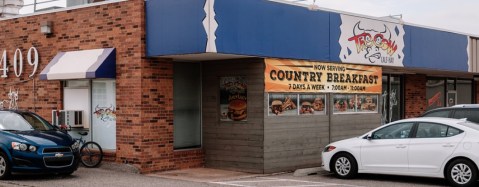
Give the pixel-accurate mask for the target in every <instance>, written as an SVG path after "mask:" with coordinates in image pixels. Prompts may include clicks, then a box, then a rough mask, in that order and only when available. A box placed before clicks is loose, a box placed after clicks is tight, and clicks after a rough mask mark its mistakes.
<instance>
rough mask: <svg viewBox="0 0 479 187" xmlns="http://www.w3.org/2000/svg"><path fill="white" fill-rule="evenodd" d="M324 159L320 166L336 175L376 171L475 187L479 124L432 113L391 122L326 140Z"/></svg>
mask: <svg viewBox="0 0 479 187" xmlns="http://www.w3.org/2000/svg"><path fill="white" fill-rule="evenodd" d="M322 159H323V168H324V169H325V170H326V171H330V172H333V173H334V174H335V175H336V176H337V177H338V178H353V177H354V176H355V175H356V174H357V173H375V174H390V175H408V176H422V177H437V178H446V179H447V180H448V182H449V183H450V184H451V185H453V186H475V183H476V181H477V179H478V164H479V124H476V123H473V122H469V121H466V120H460V119H449V118H432V117H424V118H411V119H405V120H400V121H395V122H392V123H389V124H386V125H383V126H381V127H379V128H376V129H374V130H372V131H370V132H368V133H366V134H364V135H363V136H360V137H356V138H351V139H346V140H342V141H338V142H334V143H331V144H329V145H328V146H326V147H325V148H324V150H323V153H322Z"/></svg>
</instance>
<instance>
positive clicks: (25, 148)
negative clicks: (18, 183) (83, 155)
mask: <svg viewBox="0 0 479 187" xmlns="http://www.w3.org/2000/svg"><path fill="white" fill-rule="evenodd" d="M78 147H79V143H78V142H77V141H75V140H74V139H73V138H72V137H71V136H70V135H68V134H67V133H66V132H65V131H61V130H60V129H59V128H57V127H55V126H52V125H51V124H50V123H49V122H47V121H46V120H45V119H43V118H41V117H40V116H38V115H37V114H35V113H32V112H26V111H11V110H0V180H1V179H7V178H8V177H10V176H11V174H12V173H57V174H65V175H70V174H72V173H73V172H75V170H77V168H78V163H79V158H80V157H79V151H78Z"/></svg>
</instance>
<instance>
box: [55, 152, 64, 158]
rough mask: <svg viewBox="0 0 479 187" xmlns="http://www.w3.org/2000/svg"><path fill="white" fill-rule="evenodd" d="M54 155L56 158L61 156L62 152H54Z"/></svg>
mask: <svg viewBox="0 0 479 187" xmlns="http://www.w3.org/2000/svg"><path fill="white" fill-rule="evenodd" d="M55 157H57V158H60V157H63V154H61V153H55Z"/></svg>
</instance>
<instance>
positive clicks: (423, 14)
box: [287, 0, 479, 36]
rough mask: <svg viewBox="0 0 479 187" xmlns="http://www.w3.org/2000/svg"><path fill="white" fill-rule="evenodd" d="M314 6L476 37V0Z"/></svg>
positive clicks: (376, 0)
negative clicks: (397, 18)
mask: <svg viewBox="0 0 479 187" xmlns="http://www.w3.org/2000/svg"><path fill="white" fill-rule="evenodd" d="M287 1H291V2H297V3H304V4H312V3H313V0H287ZM315 5H318V6H319V7H321V8H328V9H333V10H341V11H345V12H352V13H357V14H364V15H370V16H375V17H383V16H389V15H399V14H402V19H403V21H404V22H406V23H412V24H418V25H423V26H428V27H434V28H440V29H445V30H450V31H456V32H460V33H465V34H471V35H474V36H479V0H316V2H315Z"/></svg>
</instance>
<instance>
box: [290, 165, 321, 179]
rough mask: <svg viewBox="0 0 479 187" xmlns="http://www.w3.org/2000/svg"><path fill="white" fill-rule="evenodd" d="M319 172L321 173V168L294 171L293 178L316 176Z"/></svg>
mask: <svg viewBox="0 0 479 187" xmlns="http://www.w3.org/2000/svg"><path fill="white" fill-rule="evenodd" d="M321 171H322V169H321V167H314V168H303V169H297V170H296V171H294V173H293V176H295V177H304V176H308V175H314V174H318V173H319V172H321Z"/></svg>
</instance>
